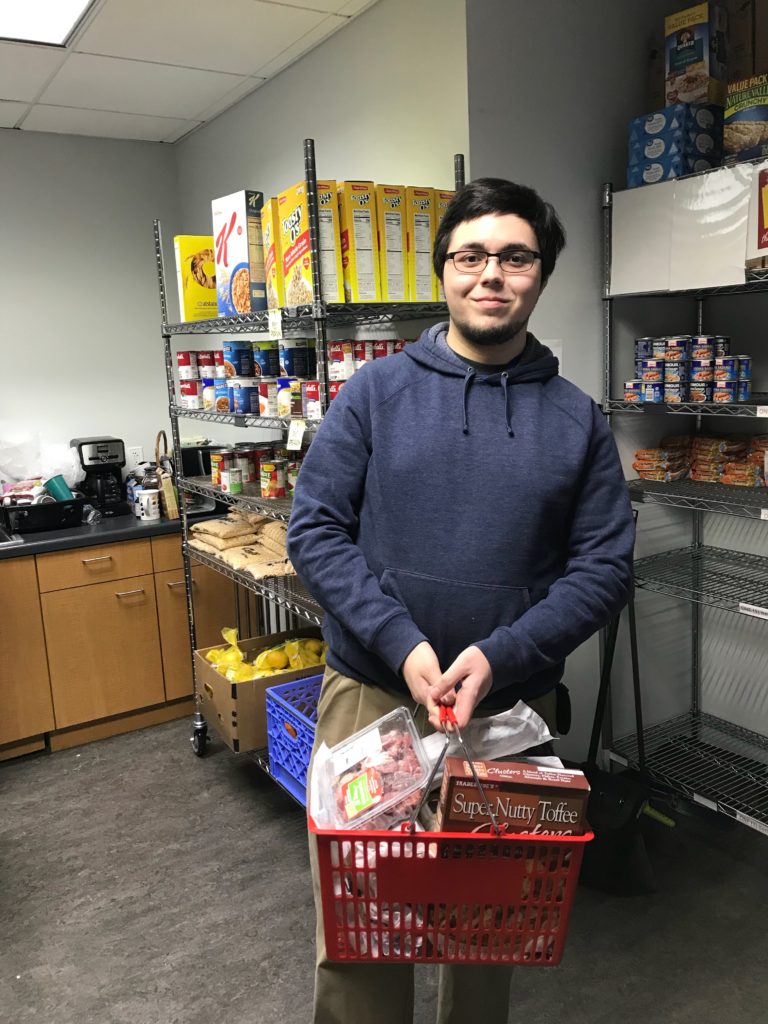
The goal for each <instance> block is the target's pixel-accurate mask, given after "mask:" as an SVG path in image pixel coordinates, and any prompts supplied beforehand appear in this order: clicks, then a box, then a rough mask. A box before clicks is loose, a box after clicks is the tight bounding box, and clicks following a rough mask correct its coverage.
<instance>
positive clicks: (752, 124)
mask: <svg viewBox="0 0 768 1024" xmlns="http://www.w3.org/2000/svg"><path fill="white" fill-rule="evenodd" d="M723 150H724V152H725V155H726V158H727V159H728V160H729V161H731V160H752V159H755V158H756V157H763V156H768V75H753V76H752V77H751V78H745V79H743V80H742V81H740V82H729V83H728V99H727V100H726V104H725V124H724V127H723Z"/></svg>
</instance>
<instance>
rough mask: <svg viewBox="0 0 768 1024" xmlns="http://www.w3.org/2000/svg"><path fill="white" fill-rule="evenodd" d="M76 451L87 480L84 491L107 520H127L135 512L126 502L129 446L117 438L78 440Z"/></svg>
mask: <svg viewBox="0 0 768 1024" xmlns="http://www.w3.org/2000/svg"><path fill="white" fill-rule="evenodd" d="M69 444H70V447H71V448H75V449H76V451H77V456H78V458H79V460H80V465H81V466H82V467H83V469H84V470H85V480H84V481H83V482H82V484H81V485H80V490H81V491H82V492H83V494H84V495H85V496H86V497H87V498H88V500H89V501H90V503H91V504H92V505H93V506H94V507H95V508H97V509H98V510H99V512H101V514H102V515H103V516H127V515H130V514H131V513H132V512H133V509H132V508H131V506H130V504H129V503H128V502H127V501H126V500H125V488H124V487H123V474H122V473H121V472H120V470H121V469H122V468H123V466H124V465H125V445H124V444H123V442H122V441H121V440H120V439H119V438H117V437H75V438H73V440H71V441H70V442H69Z"/></svg>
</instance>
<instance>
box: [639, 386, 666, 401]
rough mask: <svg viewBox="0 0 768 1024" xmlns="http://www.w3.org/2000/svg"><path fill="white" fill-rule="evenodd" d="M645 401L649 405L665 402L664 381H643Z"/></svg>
mask: <svg viewBox="0 0 768 1024" xmlns="http://www.w3.org/2000/svg"><path fill="white" fill-rule="evenodd" d="M643 401H644V402H647V403H649V404H659V403H661V402H663V401H664V382H663V381H660V380H659V381H655V380H654V381H651V380H644V381H643Z"/></svg>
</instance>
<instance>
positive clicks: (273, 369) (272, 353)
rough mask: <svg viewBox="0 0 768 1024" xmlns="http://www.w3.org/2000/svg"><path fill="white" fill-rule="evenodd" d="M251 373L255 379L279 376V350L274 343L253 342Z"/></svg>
mask: <svg viewBox="0 0 768 1024" xmlns="http://www.w3.org/2000/svg"><path fill="white" fill-rule="evenodd" d="M253 372H254V375H255V376H256V377H277V376H278V375H279V374H280V350H279V348H278V344H277V342H276V341H254V343H253Z"/></svg>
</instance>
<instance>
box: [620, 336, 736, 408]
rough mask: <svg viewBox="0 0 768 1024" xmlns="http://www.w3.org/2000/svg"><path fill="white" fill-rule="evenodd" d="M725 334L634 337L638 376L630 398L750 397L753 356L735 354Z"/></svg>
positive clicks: (629, 386)
mask: <svg viewBox="0 0 768 1024" xmlns="http://www.w3.org/2000/svg"><path fill="white" fill-rule="evenodd" d="M730 349H731V340H730V338H729V337H727V336H726V335H723V334H717V335H714V334H699V335H689V334H676V335H669V336H664V337H658V338H637V339H636V340H635V376H634V378H633V379H632V380H628V381H626V382H625V384H624V401H625V402H647V403H656V404H662V403H668V404H673V405H678V404H680V403H681V402H718V403H721V402H737V401H738V402H748V401H749V400H750V397H751V378H752V369H751V367H752V361H751V359H750V357H749V356H732V355H731V354H730Z"/></svg>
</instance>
